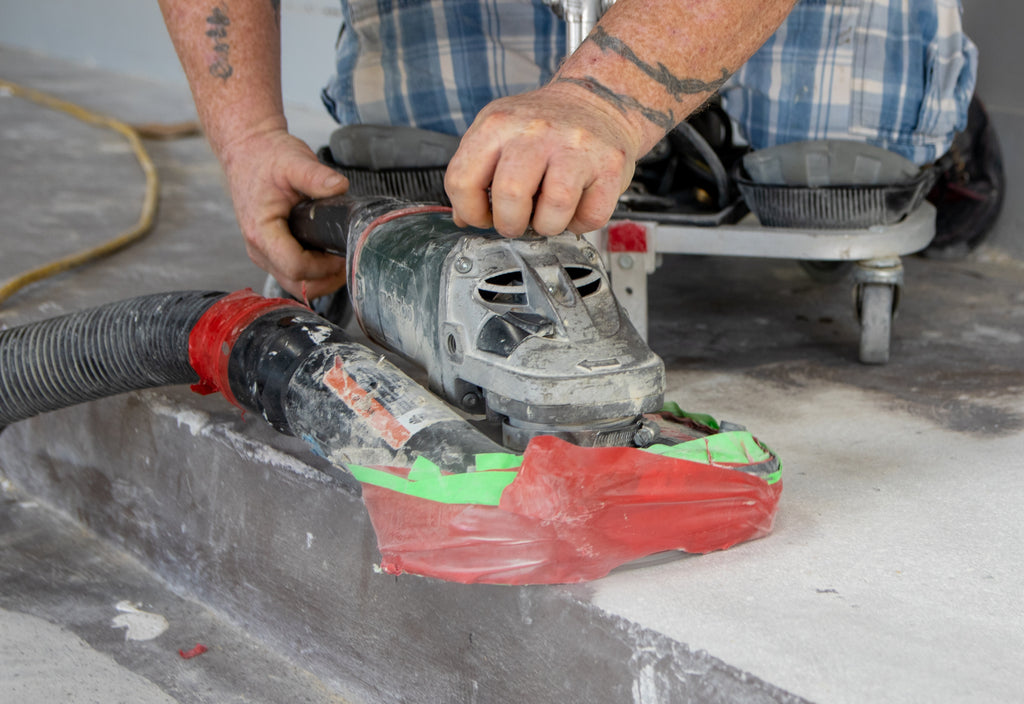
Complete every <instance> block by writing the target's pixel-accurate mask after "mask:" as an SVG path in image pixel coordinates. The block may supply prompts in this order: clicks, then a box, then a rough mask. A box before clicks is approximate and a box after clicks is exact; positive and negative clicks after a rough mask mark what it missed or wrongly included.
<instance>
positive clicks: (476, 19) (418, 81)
mask: <svg viewBox="0 0 1024 704" xmlns="http://www.w3.org/2000/svg"><path fill="white" fill-rule="evenodd" d="M341 6H342V17H343V21H344V25H343V27H342V30H341V34H340V35H339V37H338V46H337V69H336V73H335V75H334V76H333V77H332V78H331V80H330V83H328V85H327V87H326V88H325V89H324V91H323V100H324V104H325V105H326V106H327V109H328V110H329V111H330V113H331V114H332V115H333V116H334V119H336V120H337V121H338V122H340V123H341V124H353V123H365V124H378V125H412V126H414V127H420V128H423V129H430V130H435V131H437V132H444V133H446V134H454V135H460V134H462V133H463V132H465V131H466V129H467V128H468V127H469V125H470V124H471V123H472V122H473V118H474V117H475V116H476V114H477V112H479V111H480V109H481V108H483V107H484V106H485V105H487V103H489V102H491V101H492V100H494V99H495V98H500V97H503V96H506V95H514V94H516V93H523V92H526V91H528V90H532V89H534V88H537V87H539V86H541V85H543V84H544V83H547V82H548V80H550V78H551V76H553V75H554V72H555V70H556V69H557V68H558V65H559V63H560V62H561V61H562V58H563V57H564V56H565V24H564V23H563V22H562V21H561V20H559V19H558V18H557V17H556V16H555V15H554V13H553V12H552V11H551V8H550V7H548V6H546V5H545V4H544V3H543V2H542V0H341Z"/></svg>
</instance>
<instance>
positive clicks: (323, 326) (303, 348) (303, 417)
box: [0, 291, 504, 472]
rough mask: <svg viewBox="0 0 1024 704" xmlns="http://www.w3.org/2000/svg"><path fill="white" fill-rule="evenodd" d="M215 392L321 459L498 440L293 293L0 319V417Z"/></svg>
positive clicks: (435, 456) (446, 450) (471, 455)
mask: <svg viewBox="0 0 1024 704" xmlns="http://www.w3.org/2000/svg"><path fill="white" fill-rule="evenodd" d="M183 383H191V384H192V389H193V390H194V391H196V392H198V393H213V392H215V391H219V392H221V393H222V394H223V395H224V396H225V397H226V398H227V399H228V400H229V401H231V402H232V403H234V404H235V405H237V406H239V407H240V408H243V409H246V410H249V411H252V412H255V413H258V414H259V415H260V416H262V417H263V418H265V419H266V420H267V421H268V422H269V423H270V424H271V425H272V426H273V427H274V428H276V429H277V430H279V431H280V432H283V433H286V434H290V435H295V436H297V437H301V438H302V439H303V440H305V441H306V442H307V444H309V445H310V446H311V447H312V449H313V451H314V452H316V453H317V454H318V455H320V456H322V457H326V458H327V459H329V460H331V461H332V462H334V463H335V464H338V465H344V464H347V463H349V462H353V461H357V462H361V463H374V464H386V463H393V462H397V463H399V464H401V465H410V464H411V463H412V462H413V460H414V459H415V458H416V457H419V456H423V457H426V458H427V459H429V460H431V461H432V462H434V463H435V464H437V465H439V466H441V467H442V468H444V469H445V470H447V471H450V472H464V471H467V470H469V469H472V468H473V464H474V461H475V457H476V455H478V454H482V453H490V452H503V451H504V450H503V448H502V447H501V446H500V445H498V444H497V443H495V442H494V441H492V440H491V439H489V438H488V437H486V436H485V435H483V434H482V433H481V432H480V431H478V430H477V429H476V428H475V427H473V426H472V425H471V424H469V423H468V422H467V421H466V420H465V419H464V418H462V417H461V416H459V415H458V414H456V413H455V412H454V411H453V410H452V409H451V408H449V407H448V406H446V405H445V404H444V403H442V402H441V401H439V400H438V399H437V398H436V397H434V396H433V395H432V394H431V393H429V392H428V391H427V390H426V389H424V388H423V387H421V386H420V385H419V384H417V383H416V382H415V381H413V380H412V379H410V378H409V377H408V376H407V375H405V374H404V373H403V372H402V371H400V370H399V369H398V368H397V367H395V366H394V365H393V364H391V363H390V362H388V361H387V360H385V359H384V358H383V357H382V356H381V355H379V354H377V353H374V352H371V351H370V350H369V349H368V348H367V347H365V346H364V345H361V344H359V343H356V342H353V341H351V340H350V339H348V338H347V336H346V335H345V333H344V332H343V331H342V329H341V328H339V327H337V326H336V325H333V324H332V323H330V322H329V321H327V320H325V319H324V318H321V317H320V316H318V315H316V314H315V313H313V312H312V311H310V310H309V309H308V308H306V307H305V306H303V305H301V304H299V303H297V302H295V301H290V300H286V299H280V298H277V299H268V298H263V297H262V296H258V295H256V294H254V293H252V292H251V291H239V292H236V293H232V294H224V293H217V292H208V291H198V292H179V293H169V294H159V295H152V296H143V297H140V298H135V299H130V300H127V301H122V302H119V303H112V304H109V305H106V306H101V307H99V308H95V309H92V310H87V311H82V312H79V313H72V314H69V315H65V316H63V317H60V318H54V319H51V320H45V321H42V322H38V323H33V324H30V325H26V326H23V327H18V328H13V329H10V330H6V331H3V332H0V427H3V426H5V425H8V424H10V423H14V422H17V421H19V420H23V419H26V418H29V417H32V416H35V415H38V414H40V413H45V412H47V411H53V410H57V409H59V408H64V407H67V406H71V405H73V404H76V403H81V402H83V401H90V400H95V399H99V398H103V397H106V396H113V395H115V394H118V393H121V392H125V391H132V390H141V389H146V388H152V387H156V386H164V385H169V384H183Z"/></svg>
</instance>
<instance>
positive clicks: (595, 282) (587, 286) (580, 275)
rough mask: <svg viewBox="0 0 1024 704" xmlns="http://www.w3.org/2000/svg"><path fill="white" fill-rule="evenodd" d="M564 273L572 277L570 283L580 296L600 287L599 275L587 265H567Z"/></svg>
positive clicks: (584, 295)
mask: <svg viewBox="0 0 1024 704" xmlns="http://www.w3.org/2000/svg"><path fill="white" fill-rule="evenodd" d="M565 273H567V274H568V275H569V278H570V279H572V285H573V286H575V287H576V290H577V291H579V292H580V298H586V297H587V296H589V295H591V294H594V293H597V292H598V291H599V290H600V289H601V275H600V274H599V273H597V272H596V271H594V270H593V269H591V268H590V267H589V266H567V267H565Z"/></svg>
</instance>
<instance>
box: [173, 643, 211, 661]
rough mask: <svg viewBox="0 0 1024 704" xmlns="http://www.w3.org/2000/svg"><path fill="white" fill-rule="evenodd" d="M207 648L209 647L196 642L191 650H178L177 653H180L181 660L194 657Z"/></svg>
mask: <svg viewBox="0 0 1024 704" xmlns="http://www.w3.org/2000/svg"><path fill="white" fill-rule="evenodd" d="M207 650H209V648H207V647H206V646H205V645H203V644H202V643H196V645H195V647H194V648H192V649H191V650H179V651H178V655H180V656H181V658H182V659H183V660H191V659H192V658H194V657H198V656H200V655H202V654H203V653H205V652H206V651H207Z"/></svg>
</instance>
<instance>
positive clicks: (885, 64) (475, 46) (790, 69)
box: [323, 0, 977, 163]
mask: <svg viewBox="0 0 1024 704" xmlns="http://www.w3.org/2000/svg"><path fill="white" fill-rule="evenodd" d="M341 4H342V15H343V18H344V25H343V27H342V31H341V34H340V35H339V38H338V47H337V67H336V73H335V75H334V76H333V77H332V79H331V81H330V83H329V84H328V85H327V87H326V88H325V89H324V91H323V99H324V103H325V104H326V105H327V108H328V110H330V112H331V114H332V115H333V116H334V118H335V119H336V120H338V122H340V123H342V124H352V123H374V124H401V125H413V126H416V127H422V128H426V129H432V130H436V131H438V132H445V133H448V134H455V135H458V134H461V133H462V132H464V131H465V130H466V128H467V127H468V126H469V124H470V123H471V122H472V121H473V117H474V116H475V115H476V113H477V112H478V111H479V110H480V109H481V108H482V107H483V106H484V105H486V104H487V103H489V102H490V101H491V100H493V99H495V98H498V97H501V96H505V95H511V94H515V93H521V92H524V91H527V90H531V89H533V88H536V87H538V86H540V85H542V84H543V83H545V82H546V81H547V80H548V79H550V77H551V76H552V75H553V73H554V71H555V69H556V68H557V67H558V64H559V62H560V60H561V58H562V57H563V56H564V54H565V25H564V23H563V22H561V21H560V20H558V19H557V18H556V17H555V15H554V13H553V12H552V11H551V9H550V8H549V7H547V6H546V5H545V4H544V3H543V1H542V0H341ZM976 66H977V50H976V48H975V47H974V45H973V44H972V43H971V42H970V40H969V39H968V38H967V37H966V36H964V34H963V31H962V28H961V23H960V3H959V0H801V2H799V3H798V4H797V6H796V8H795V9H794V10H793V12H792V14H791V15H790V16H789V18H788V19H787V20H786V22H785V23H784V24H783V25H782V26H781V27H780V28H779V30H778V31H777V32H776V33H775V35H774V36H772V37H771V38H770V39H769V40H768V42H767V43H766V44H765V45H764V46H763V47H762V48H761V50H760V51H758V52H757V53H756V54H755V55H754V57H753V58H751V60H750V61H749V62H748V63H747V64H746V65H745V66H744V67H743V68H742V69H740V70H739V71H738V72H737V73H736V75H735V76H734V77H733V78H732V80H731V81H730V82H729V83H728V84H727V85H726V86H725V87H724V88H723V90H722V95H723V98H724V102H725V107H726V109H727V110H728V111H729V112H730V114H731V115H732V116H733V118H734V119H735V120H736V121H737V122H738V123H739V125H740V127H741V128H742V130H743V132H744V135H745V137H746V138H747V139H748V140H749V142H750V143H751V145H752V146H753V147H755V148H762V147H768V146H772V145H774V144H781V143H785V142H792V141H797V140H803V139H825V138H842V139H856V140H861V141H866V142H870V143H872V144H876V145H878V146H882V147H886V148H888V149H891V150H893V151H896V152H898V153H900V154H902V155H904V156H906V157H907V158H909V159H911V160H912V161H915V162H917V163H926V162H928V161H932V160H934V159H935V158H937V157H938V156H940V155H941V154H943V153H944V152H945V151H946V150H947V149H948V148H949V145H950V143H951V142H952V138H953V134H954V132H955V131H956V130H958V129H962V128H963V127H964V124H965V122H966V115H967V105H968V103H969V102H970V98H971V94H972V93H973V91H974V80H975V72H976Z"/></svg>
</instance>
